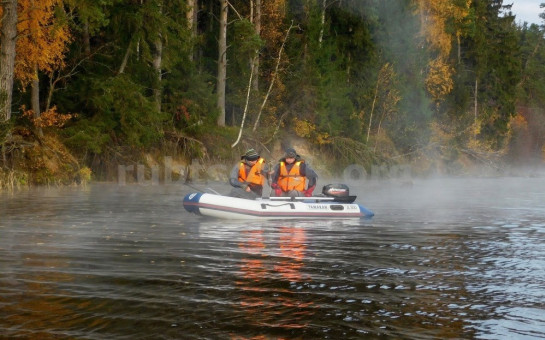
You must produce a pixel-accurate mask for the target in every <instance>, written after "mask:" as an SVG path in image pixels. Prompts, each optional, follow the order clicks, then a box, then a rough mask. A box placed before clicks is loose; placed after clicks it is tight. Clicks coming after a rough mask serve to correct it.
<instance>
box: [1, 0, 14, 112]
mask: <svg viewBox="0 0 545 340" xmlns="http://www.w3.org/2000/svg"><path fill="white" fill-rule="evenodd" d="M2 3H3V10H4V11H3V17H2V20H1V21H2V28H1V31H0V122H1V121H7V120H9V119H10V118H11V101H12V97H13V73H14V71H13V70H14V68H15V43H16V37H17V0H4V1H2Z"/></svg>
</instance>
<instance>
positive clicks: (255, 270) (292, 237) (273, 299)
mask: <svg viewBox="0 0 545 340" xmlns="http://www.w3.org/2000/svg"><path fill="white" fill-rule="evenodd" d="M277 230H278V233H279V237H278V244H273V245H272V246H271V243H272V242H271V241H274V239H272V240H271V238H268V239H266V235H270V234H269V233H268V234H264V231H263V230H261V229H259V230H249V231H243V232H242V237H243V238H244V239H243V240H242V241H241V242H240V243H239V244H238V246H239V249H240V250H241V252H242V253H243V254H244V258H242V259H241V260H240V270H241V277H240V280H239V281H237V282H236V284H237V285H238V286H239V287H240V289H241V290H242V292H243V293H242V294H241V297H240V305H241V306H242V308H243V310H244V311H245V312H246V313H247V315H248V324H250V325H254V326H258V327H260V328H262V327H273V328H283V329H301V328H305V327H307V325H308V322H307V321H306V320H308V316H309V315H310V314H311V312H312V309H311V307H312V306H313V302H308V301H303V300H301V298H302V297H304V296H305V295H301V294H298V293H297V292H296V291H293V290H292V289H290V288H286V286H285V283H282V282H281V281H284V282H285V281H289V282H290V283H291V282H301V281H303V280H304V275H303V274H302V273H301V272H302V269H303V268H304V259H305V251H306V246H307V245H306V242H307V237H306V231H305V230H304V229H303V228H299V227H293V226H282V227H279V228H278V229H277ZM271 237H274V234H273V235H272V236H271ZM276 259H277V260H276ZM231 338H232V339H266V337H265V336H262V335H256V336H253V337H243V336H240V335H235V334H232V335H231Z"/></svg>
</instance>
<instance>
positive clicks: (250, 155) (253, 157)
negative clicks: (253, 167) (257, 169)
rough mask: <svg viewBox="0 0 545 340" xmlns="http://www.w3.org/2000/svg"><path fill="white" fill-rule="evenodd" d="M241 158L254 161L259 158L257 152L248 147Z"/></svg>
mask: <svg viewBox="0 0 545 340" xmlns="http://www.w3.org/2000/svg"><path fill="white" fill-rule="evenodd" d="M242 158H245V159H246V160H249V161H256V160H257V159H258V158H259V154H258V153H257V151H255V150H254V149H248V150H247V151H246V153H245V154H244V156H242Z"/></svg>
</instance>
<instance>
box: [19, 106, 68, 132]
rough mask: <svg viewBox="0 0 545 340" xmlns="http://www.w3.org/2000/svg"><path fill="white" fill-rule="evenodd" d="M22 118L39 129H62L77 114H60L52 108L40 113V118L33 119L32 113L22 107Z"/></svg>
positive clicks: (55, 108)
mask: <svg viewBox="0 0 545 340" xmlns="http://www.w3.org/2000/svg"><path fill="white" fill-rule="evenodd" d="M22 111H23V117H26V118H28V119H29V120H30V121H31V122H32V124H34V126H36V127H39V128H45V127H51V126H56V127H62V126H63V125H64V124H65V123H66V122H67V121H69V120H70V119H72V118H74V117H76V116H77V114H61V113H58V112H57V107H56V106H53V107H52V108H50V109H49V110H47V111H45V112H42V114H41V115H40V117H38V118H35V117H34V111H32V110H26V109H25V107H24V106H23V107H22Z"/></svg>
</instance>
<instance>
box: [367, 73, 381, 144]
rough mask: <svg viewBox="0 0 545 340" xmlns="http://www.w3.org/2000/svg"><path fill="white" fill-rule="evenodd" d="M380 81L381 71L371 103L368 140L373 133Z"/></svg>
mask: <svg viewBox="0 0 545 340" xmlns="http://www.w3.org/2000/svg"><path fill="white" fill-rule="evenodd" d="M379 83H380V71H379V76H378V77H377V85H376V86H375V95H374V97H373V103H372V104H371V114H370V115H369V126H368V127H367V139H366V140H365V141H366V142H369V135H370V134H371V124H372V123H373V112H374V111H375V104H376V102H377V97H378V87H379Z"/></svg>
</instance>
